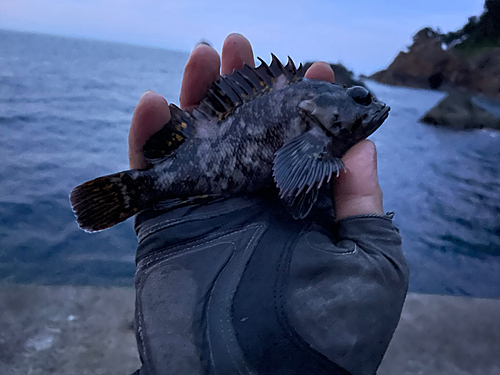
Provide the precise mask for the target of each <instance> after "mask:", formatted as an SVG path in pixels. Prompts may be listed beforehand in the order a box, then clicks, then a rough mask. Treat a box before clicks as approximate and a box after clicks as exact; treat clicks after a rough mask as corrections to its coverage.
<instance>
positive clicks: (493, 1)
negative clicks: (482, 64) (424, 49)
mask: <svg viewBox="0 0 500 375" xmlns="http://www.w3.org/2000/svg"><path fill="white" fill-rule="evenodd" d="M441 38H442V41H443V43H445V44H446V45H447V46H448V47H453V46H456V48H457V49H474V48H481V47H488V46H500V0H486V1H485V3H484V12H483V14H481V16H479V17H476V16H473V17H469V20H468V22H467V23H466V24H465V26H464V27H462V28H461V29H460V30H458V31H452V32H449V33H447V34H442V35H441Z"/></svg>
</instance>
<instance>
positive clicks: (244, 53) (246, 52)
mask: <svg viewBox="0 0 500 375" xmlns="http://www.w3.org/2000/svg"><path fill="white" fill-rule="evenodd" d="M244 64H247V65H250V66H255V61H254V57H253V50H252V45H251V44H250V42H249V41H248V39H247V38H245V37H244V36H243V35H241V34H238V33H232V34H229V35H228V36H227V37H226V39H225V40H224V44H223V45H222V68H221V73H222V74H231V73H232V72H233V70H234V69H241V68H243V65H244Z"/></svg>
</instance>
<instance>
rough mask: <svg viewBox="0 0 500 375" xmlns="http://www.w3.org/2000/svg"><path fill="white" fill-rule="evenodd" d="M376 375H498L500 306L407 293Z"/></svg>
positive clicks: (478, 300)
mask: <svg viewBox="0 0 500 375" xmlns="http://www.w3.org/2000/svg"><path fill="white" fill-rule="evenodd" d="M378 374H379V375H409V374H440V375H444V374H446V375H448V374H450V375H462V374H477V375H490V374H491V375H498V374H500V300H493V299H481V298H468V297H450V296H436V295H425V294H413V293H410V294H409V295H408V296H407V298H406V302H405V306H404V308H403V313H402V315H401V320H400V322H399V326H398V328H397V329H396V332H395V333H394V337H393V340H392V341H391V344H390V345H389V348H388V350H387V353H386V356H385V358H384V360H383V362H382V365H381V366H380V368H379V371H378Z"/></svg>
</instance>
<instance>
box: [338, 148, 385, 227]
mask: <svg viewBox="0 0 500 375" xmlns="http://www.w3.org/2000/svg"><path fill="white" fill-rule="evenodd" d="M342 160H343V162H344V164H345V172H344V173H341V174H340V175H339V177H338V178H337V179H336V180H335V188H334V192H333V193H334V194H333V198H334V202H335V210H336V213H337V219H338V220H341V219H343V218H346V217H349V216H355V215H364V214H383V213H384V211H383V204H382V189H381V188H380V184H379V182H378V174H377V150H376V147H375V144H374V143H373V142H372V141H370V140H366V139H365V140H363V141H361V142H359V143H357V144H356V145H354V146H353V147H351V149H349V151H347V153H346V154H345V155H344V157H343V158H342Z"/></svg>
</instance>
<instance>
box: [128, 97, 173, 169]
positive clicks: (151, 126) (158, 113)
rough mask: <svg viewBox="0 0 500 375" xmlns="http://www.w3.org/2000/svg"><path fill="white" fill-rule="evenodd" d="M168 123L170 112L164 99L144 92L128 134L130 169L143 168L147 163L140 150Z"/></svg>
mask: <svg viewBox="0 0 500 375" xmlns="http://www.w3.org/2000/svg"><path fill="white" fill-rule="evenodd" d="M169 121H170V110H169V108H168V103H167V101H166V100H165V98H164V97H163V96H162V95H160V94H157V93H155V92H154V91H146V92H145V93H144V94H142V96H141V98H140V99H139V103H137V106H136V107H135V110H134V114H133V116H132V122H131V123H130V130H129V134H128V145H129V163H130V168H145V167H146V166H147V163H146V161H145V159H144V157H143V155H142V148H143V146H144V144H145V143H146V141H147V140H148V139H149V137H151V136H152V135H153V134H154V133H156V132H157V131H158V130H160V129H161V128H162V127H163V126H164V125H165V124H166V123H167V122H169Z"/></svg>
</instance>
